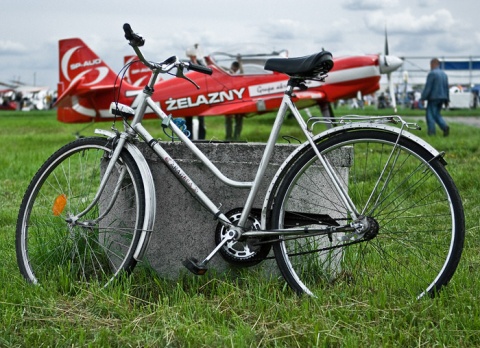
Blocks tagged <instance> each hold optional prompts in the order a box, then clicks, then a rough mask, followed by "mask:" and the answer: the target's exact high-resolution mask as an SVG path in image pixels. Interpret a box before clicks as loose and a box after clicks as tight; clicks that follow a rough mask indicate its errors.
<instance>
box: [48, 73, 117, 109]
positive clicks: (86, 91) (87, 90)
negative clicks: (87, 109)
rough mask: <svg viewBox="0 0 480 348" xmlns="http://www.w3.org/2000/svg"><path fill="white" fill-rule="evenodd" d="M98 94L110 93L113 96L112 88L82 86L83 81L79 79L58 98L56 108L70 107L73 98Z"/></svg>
mask: <svg viewBox="0 0 480 348" xmlns="http://www.w3.org/2000/svg"><path fill="white" fill-rule="evenodd" d="M100 92H110V93H112V95H113V86H112V85H96V86H87V85H85V84H83V81H82V80H81V79H80V80H78V81H76V82H74V83H72V84H70V86H68V88H67V89H66V90H65V91H64V92H63V93H62V94H61V95H60V96H59V97H58V99H57V102H56V103H55V106H56V107H70V106H72V98H73V97H76V98H78V97H87V96H89V95H93V94H96V93H100Z"/></svg>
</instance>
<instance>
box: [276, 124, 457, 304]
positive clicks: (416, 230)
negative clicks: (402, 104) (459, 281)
mask: <svg viewBox="0 0 480 348" xmlns="http://www.w3.org/2000/svg"><path fill="white" fill-rule="evenodd" d="M397 141H398V136H397V135H396V134H391V133H386V132H382V131H377V130H368V131H366V130H362V131H355V132H346V133H342V134H339V135H335V136H334V137H331V138H329V139H327V140H325V141H323V142H318V144H317V147H318V149H319V150H320V152H321V153H322V154H323V155H325V156H326V157H327V158H328V160H329V162H330V163H331V164H332V166H333V168H334V171H335V172H336V174H337V176H339V177H340V178H341V180H342V182H341V185H342V186H343V187H344V188H346V189H347V191H348V195H349V196H350V198H351V200H352V201H353V203H354V205H355V207H356V208H357V210H358V212H359V213H360V215H361V218H360V219H358V220H356V221H355V219H354V218H353V217H352V216H350V214H348V213H347V209H346V208H345V206H344V204H343V203H342V200H341V199H340V197H339V195H338V193H337V191H336V190H335V189H334V188H333V186H332V183H331V181H330V179H329V178H327V175H326V173H325V169H324V168H323V167H322V165H321V164H320V163H319V160H318V159H317V157H316V156H315V153H314V151H313V149H312V148H308V149H306V150H305V151H304V153H303V154H301V155H300V156H299V157H298V160H296V161H295V162H294V163H293V164H292V165H291V166H290V168H289V169H288V170H287V172H286V174H285V176H284V177H283V180H282V181H281V183H280V185H279V187H278V189H277V194H276V198H275V200H274V204H273V211H272V220H271V222H272V227H273V228H290V227H295V226H296V227H299V226H301V227H302V228H322V227H327V226H343V225H347V224H350V223H353V222H356V223H358V224H361V225H362V226H363V230H362V231H361V233H360V232H343V233H338V232H337V233H330V234H327V235H325V234H323V235H316V236H313V235H312V236H308V237H304V236H299V237H297V238H290V237H287V236H285V237H282V238H281V241H280V242H279V243H276V244H275V245H274V251H275V257H276V259H277V263H278V266H279V268H280V270H281V272H282V274H283V276H284V277H285V279H286V280H287V282H288V284H289V285H290V286H291V287H292V288H293V289H294V290H295V291H296V292H297V293H299V294H301V293H307V294H310V295H314V293H315V290H316V289H318V288H319V287H321V285H322V283H323V284H324V283H325V282H332V281H335V280H341V279H343V280H346V281H348V284H349V287H354V286H358V287H359V288H358V289H360V291H362V290H366V291H387V292H388V293H390V294H391V293H394V292H407V293H408V294H411V295H414V296H417V297H422V296H423V295H425V294H434V293H435V292H436V291H437V290H439V289H440V288H441V287H442V286H444V285H446V284H447V283H448V281H449V280H450V278H451V277H452V276H453V274H454V272H455V269H456V267H457V265H458V262H459V260H460V255H461V253H462V249H463V241H464V234H465V222H464V213H463V207H462V202H461V199H460V196H459V194H458V191H457V189H456V187H455V185H454V183H453V181H452V179H451V177H450V175H449V174H448V173H447V171H446V169H445V167H444V165H443V164H442V163H441V160H440V159H439V158H433V156H432V155H431V154H430V153H429V152H428V151H426V150H425V149H424V148H423V147H421V146H420V145H418V144H416V143H415V142H413V141H411V140H409V139H406V138H401V139H400V140H399V142H398V144H397ZM345 159H348V161H347V162H349V163H347V164H346V165H345V163H343V162H344V161H345Z"/></svg>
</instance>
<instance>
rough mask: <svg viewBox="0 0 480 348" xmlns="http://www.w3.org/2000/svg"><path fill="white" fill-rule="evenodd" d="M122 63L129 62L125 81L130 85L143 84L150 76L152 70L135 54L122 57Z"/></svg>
mask: <svg viewBox="0 0 480 348" xmlns="http://www.w3.org/2000/svg"><path fill="white" fill-rule="evenodd" d="M123 64H124V65H127V64H130V67H129V69H128V70H127V71H126V74H125V81H126V82H127V83H129V84H131V85H132V86H136V87H138V86H142V85H145V84H146V83H147V82H148V80H149V79H150V76H152V71H151V70H150V69H149V68H147V67H146V66H145V65H144V64H143V63H142V62H141V61H140V60H139V59H138V57H137V56H135V55H133V56H125V57H123ZM157 81H158V80H157Z"/></svg>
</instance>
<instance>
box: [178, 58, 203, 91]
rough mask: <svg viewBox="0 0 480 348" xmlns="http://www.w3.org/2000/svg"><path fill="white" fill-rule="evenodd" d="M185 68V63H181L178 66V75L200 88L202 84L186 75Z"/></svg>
mask: <svg viewBox="0 0 480 348" xmlns="http://www.w3.org/2000/svg"><path fill="white" fill-rule="evenodd" d="M184 68H185V66H184V65H183V64H179V65H178V67H177V74H176V75H175V76H176V77H180V78H182V79H185V80H187V81H189V82H190V83H191V84H192V85H194V86H195V87H197V89H200V86H199V85H197V84H196V83H195V81H193V80H192V79H190V78H189V77H187V76H185V74H184V73H183V69H184Z"/></svg>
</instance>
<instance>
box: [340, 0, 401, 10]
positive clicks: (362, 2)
mask: <svg viewBox="0 0 480 348" xmlns="http://www.w3.org/2000/svg"><path fill="white" fill-rule="evenodd" d="M398 3H399V1H398V0H383V1H379V0H346V1H345V2H344V3H343V7H344V8H346V9H347V10H354V11H359V10H379V9H382V8H387V7H393V6H396V5H398Z"/></svg>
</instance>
